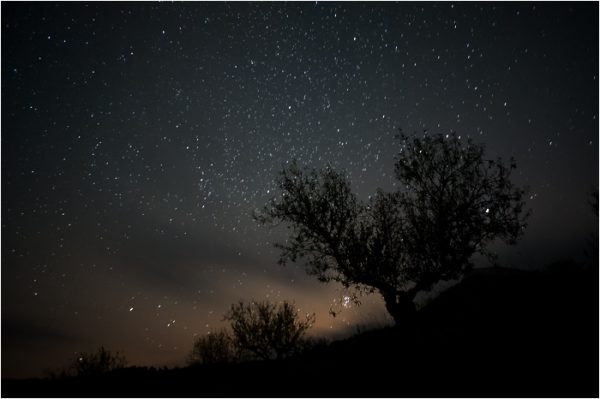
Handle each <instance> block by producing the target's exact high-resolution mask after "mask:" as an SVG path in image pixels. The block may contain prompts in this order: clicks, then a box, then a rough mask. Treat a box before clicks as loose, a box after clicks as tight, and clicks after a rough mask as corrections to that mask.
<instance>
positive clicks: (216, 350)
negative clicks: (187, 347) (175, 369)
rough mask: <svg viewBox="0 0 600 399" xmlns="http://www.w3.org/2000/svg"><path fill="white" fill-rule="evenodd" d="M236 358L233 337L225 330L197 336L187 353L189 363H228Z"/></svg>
mask: <svg viewBox="0 0 600 399" xmlns="http://www.w3.org/2000/svg"><path fill="white" fill-rule="evenodd" d="M235 360H236V353H235V348H234V345H233V339H232V337H231V336H230V335H229V333H227V331H225V330H221V331H218V332H216V333H212V334H208V335H206V336H203V337H198V338H196V340H195V341H194V346H193V348H192V352H191V353H190V355H189V358H188V363H189V364H200V363H201V364H215V363H230V362H233V361H235Z"/></svg>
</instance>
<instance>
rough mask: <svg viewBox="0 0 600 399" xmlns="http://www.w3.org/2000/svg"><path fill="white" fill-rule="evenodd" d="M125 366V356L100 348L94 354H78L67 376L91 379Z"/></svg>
mask: <svg viewBox="0 0 600 399" xmlns="http://www.w3.org/2000/svg"><path fill="white" fill-rule="evenodd" d="M126 366H127V360H126V359H125V356H124V355H122V354H120V353H119V352H115V353H112V352H111V351H109V350H106V349H105V348H104V347H103V346H101V347H100V348H99V349H98V351H97V352H96V353H85V352H82V353H80V354H79V355H78V356H77V358H76V359H74V360H73V362H72V364H71V365H70V366H69V367H68V369H67V374H68V375H73V376H76V377H92V376H97V375H101V374H104V373H107V372H109V371H112V370H116V369H120V368H123V367H126Z"/></svg>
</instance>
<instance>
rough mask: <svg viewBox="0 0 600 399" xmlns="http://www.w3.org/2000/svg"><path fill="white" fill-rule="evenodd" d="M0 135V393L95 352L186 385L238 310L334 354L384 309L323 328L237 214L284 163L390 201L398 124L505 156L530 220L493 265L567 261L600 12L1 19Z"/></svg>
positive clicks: (594, 134) (257, 6) (392, 9)
mask: <svg viewBox="0 0 600 399" xmlns="http://www.w3.org/2000/svg"><path fill="white" fill-rule="evenodd" d="M1 127H2V141H1V144H2V377H26V376H36V375H42V373H43V371H44V369H47V368H50V367H57V366H60V365H64V364H66V363H67V362H68V360H69V359H71V358H73V357H74V355H75V352H77V351H91V350H95V349H96V348H97V347H98V346H100V345H101V344H103V345H105V346H106V347H108V348H110V349H112V350H122V351H124V353H125V355H126V356H127V358H128V359H129V360H130V362H131V363H133V364H136V365H155V366H162V365H168V366H173V365H183V364H184V360H185V356H186V355H187V353H188V351H189V350H190V349H191V345H192V341H193V338H194V337H195V336H198V335H203V334H206V333H207V332H209V331H215V329H218V328H220V327H222V326H224V323H223V322H222V315H223V313H224V312H225V311H226V310H227V308H228V306H229V305H230V304H231V303H233V302H235V301H236V300H238V299H245V300H250V299H252V298H255V299H265V298H268V299H271V300H280V299H294V300H295V301H296V305H297V306H298V308H300V309H301V311H302V312H316V314H317V323H316V325H315V327H314V328H313V329H312V333H313V334H314V335H320V336H333V335H335V334H342V333H344V332H345V331H353V329H354V328H355V326H356V324H370V323H375V324H380V325H381V324H384V323H387V322H388V321H389V318H388V317H387V316H386V313H385V311H384V307H383V305H382V302H381V301H380V299H379V298H378V297H377V296H375V295H373V296H369V297H366V298H363V306H361V307H354V306H352V307H350V308H347V309H342V310H343V311H342V312H341V314H340V315H338V316H337V317H335V318H334V317H332V316H331V315H330V314H328V310H329V309H330V307H334V308H343V307H344V296H345V295H347V292H345V291H344V290H342V289H341V288H340V287H339V286H336V285H333V284H331V285H324V284H321V283H319V282H317V281H316V279H314V278H313V277H309V276H306V274H305V273H304V269H303V267H302V265H301V264H298V265H289V266H286V267H281V266H278V265H277V263H276V261H277V257H278V252H277V250H276V249H274V248H273V246H272V244H273V242H275V241H278V240H280V239H281V238H282V237H283V235H282V231H280V230H269V229H268V228H266V227H263V226H259V225H257V224H256V222H255V221H254V220H253V219H252V212H253V210H255V209H258V208H260V207H261V206H262V205H264V204H265V203H266V202H267V201H268V199H269V198H271V197H272V196H274V195H276V194H277V190H276V186H275V182H274V178H275V177H276V175H277V172H278V171H279V170H280V169H281V168H282V166H283V165H285V163H286V162H289V161H290V160H292V159H294V158H296V159H298V161H299V163H300V164H302V165H308V166H312V167H321V166H324V165H326V164H327V163H328V162H329V163H331V164H332V165H333V166H334V167H335V168H337V169H339V170H345V171H347V174H348V177H349V178H350V179H351V181H352V184H353V187H354V189H355V190H356V192H358V193H359V195H360V197H361V198H363V199H367V198H368V195H369V194H371V193H373V192H374V190H375V189H376V188H377V187H382V188H384V189H387V190H391V189H393V188H394V185H395V182H394V178H393V161H394V155H395V154H396V151H397V150H398V148H399V147H398V143H397V141H396V140H395V139H394V135H395V134H396V133H397V131H396V129H397V128H398V127H401V128H403V130H404V131H405V132H413V131H417V132H422V131H423V129H428V131H429V132H430V133H447V132H450V131H456V132H458V133H459V134H461V135H464V136H465V137H467V136H470V137H473V138H474V139H475V140H476V141H480V142H484V143H486V145H487V155H489V157H498V156H501V157H504V158H508V157H510V156H514V157H515V158H516V160H517V165H518V169H517V171H516V173H515V175H514V181H515V182H517V183H518V184H521V185H527V186H529V187H530V191H529V193H528V196H527V205H528V207H529V208H531V209H532V211H533V216H532V217H531V219H530V225H529V228H528V229H527V232H526V234H525V237H524V238H523V239H522V240H521V242H520V244H519V245H517V246H514V247H506V246H502V245H498V246H497V251H498V253H499V255H500V263H501V264H502V265H503V266H512V267H520V268H529V269H534V268H542V267H544V266H545V265H547V264H548V263H549V262H552V261H554V260H558V259H564V258H567V259H576V260H580V261H583V262H585V257H584V255H583V251H584V249H585V238H586V237H588V236H589V234H590V233H593V232H594V231H596V232H597V229H598V219H597V218H596V217H595V216H594V215H593V213H592V211H591V207H590V206H589V205H588V203H587V201H588V199H589V192H590V191H591V190H592V189H593V187H595V186H596V187H597V184H598V4H597V3H595V2H591V3H485V4H484V3H456V4H454V3H399V4H397V3H327V2H326V3H321V2H319V3H314V2H303V3H285V4H284V3H251V4H248V3H121V2H119V3H91V4H82V3H63V4H52V3H6V2H4V3H2V126H1ZM480 265H481V266H489V263H485V262H481V264H480Z"/></svg>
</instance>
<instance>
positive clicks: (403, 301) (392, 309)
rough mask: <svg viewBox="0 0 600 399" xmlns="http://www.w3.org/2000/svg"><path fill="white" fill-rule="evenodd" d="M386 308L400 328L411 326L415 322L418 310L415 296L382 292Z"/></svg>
mask: <svg viewBox="0 0 600 399" xmlns="http://www.w3.org/2000/svg"><path fill="white" fill-rule="evenodd" d="M382 296H383V300H384V301H385V308H386V309H387V311H388V312H389V314H390V315H391V316H392V318H393V319H394V322H395V323H396V325H398V326H409V325H410V324H412V322H413V321H414V318H415V315H416V313H417V308H416V306H415V303H414V302H413V299H414V295H411V294H408V293H405V292H396V291H394V292H385V293H383V292H382Z"/></svg>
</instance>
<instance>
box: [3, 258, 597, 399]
mask: <svg viewBox="0 0 600 399" xmlns="http://www.w3.org/2000/svg"><path fill="white" fill-rule="evenodd" d="M597 281H598V270H597V268H593V269H590V268H588V269H581V268H577V267H575V266H574V265H573V264H569V263H567V264H564V263H563V264H558V265H555V266H554V267H553V268H552V270H551V271H544V272H541V271H538V272H530V271H518V270H514V269H504V268H490V269H476V270H474V271H473V272H471V273H470V274H468V275H467V276H466V277H465V278H464V279H463V281H462V282H461V283H459V284H457V285H456V286H454V287H451V288H450V289H448V290H447V291H445V292H444V293H442V294H441V295H440V296H438V297H437V298H436V299H434V300H433V301H432V302H430V303H429V304H428V305H427V306H426V307H425V308H423V309H422V310H420V311H418V312H417V317H416V318H415V320H414V323H413V324H411V325H410V326H395V327H388V328H383V329H378V330H372V331H367V332H365V333H361V334H358V335H355V336H353V337H350V338H348V339H345V340H341V341H336V342H332V343H330V344H326V345H325V344H323V345H320V346H316V347H314V348H313V349H312V350H310V351H308V352H305V353H303V354H301V355H298V356H293V357H290V358H287V359H283V360H272V361H254V362H245V363H235V364H215V365H198V366H192V367H186V368H178V369H154V368H139V367H130V368H125V369H120V370H115V371H112V372H110V373H107V374H105V375H102V376H100V377H94V378H71V379H64V380H56V381H51V380H42V379H33V380H21V381H16V380H3V382H2V396H8V397H14V396H21V397H23V396H29V397H36V396H61V397H74V396H78V397H89V396H108V397H112V396H122V397H127V396H145V397H172V396H178V397H206V396H209V397H232V396H233V397H248V396H261V397H297V396H308V397H311V396H325V397H340V396H341V397H373V396H375V397H403V396H410V397H440V396H444V397H447V396H461V397H490V396H502V397H514V396H519V397H540V396H542V397H573V396H577V397H597V396H598V285H597Z"/></svg>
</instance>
